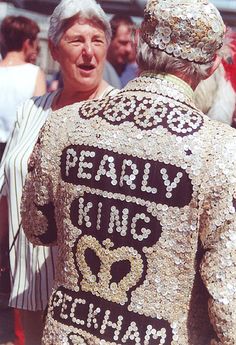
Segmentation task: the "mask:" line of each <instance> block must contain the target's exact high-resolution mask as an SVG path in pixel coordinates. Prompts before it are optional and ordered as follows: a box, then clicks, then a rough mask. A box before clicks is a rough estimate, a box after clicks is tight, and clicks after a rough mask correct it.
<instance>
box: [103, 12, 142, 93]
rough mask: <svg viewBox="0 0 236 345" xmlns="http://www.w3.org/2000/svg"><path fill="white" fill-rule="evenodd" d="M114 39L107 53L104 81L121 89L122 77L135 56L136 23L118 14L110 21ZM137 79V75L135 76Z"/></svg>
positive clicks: (128, 17)
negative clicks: (134, 29) (134, 35)
mask: <svg viewBox="0 0 236 345" xmlns="http://www.w3.org/2000/svg"><path fill="white" fill-rule="evenodd" d="M110 24H111V29H112V39H111V43H110V46H109V49H108V53H107V63H106V66H105V70H104V79H105V80H106V81H107V82H109V83H110V84H111V85H112V86H114V87H116V88H118V89H120V88H121V87H122V86H124V85H123V83H122V80H121V76H122V73H123V72H124V71H125V69H126V66H127V64H128V63H129V62H130V59H131V56H132V55H133V49H134V47H133V42H132V31H133V28H134V22H133V20H132V18H131V17H130V16H126V15H121V14H117V15H114V16H113V17H112V19H111V21H110ZM133 77H135V75H134V76H133Z"/></svg>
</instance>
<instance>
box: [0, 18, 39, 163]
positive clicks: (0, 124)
mask: <svg viewBox="0 0 236 345" xmlns="http://www.w3.org/2000/svg"><path fill="white" fill-rule="evenodd" d="M38 33H39V27H38V25H37V24H36V23H35V22H34V21H32V20H31V19H29V18H26V17H23V16H8V17H6V18H4V20H3V21H2V23H1V38H2V41H3V42H2V43H3V45H4V50H5V56H4V58H3V60H2V61H0V80H1V84H0V150H1V152H0V159H1V156H2V154H3V151H4V148H5V145H6V142H7V140H8V138H9V135H10V133H11V131H12V129H13V126H14V122H15V117H16V109H17V106H19V105H20V104H21V103H22V102H24V101H25V100H26V99H28V98H30V97H32V96H38V95H42V94H43V93H45V91H46V82H45V76H44V73H43V71H42V70H41V69H40V68H39V67H38V66H35V65H33V64H31V63H28V61H29V59H30V56H32V55H37V49H38V39H37V36H38Z"/></svg>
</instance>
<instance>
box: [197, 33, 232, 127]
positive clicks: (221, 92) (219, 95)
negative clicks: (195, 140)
mask: <svg viewBox="0 0 236 345" xmlns="http://www.w3.org/2000/svg"><path fill="white" fill-rule="evenodd" d="M235 37H236V34H235V32H233V31H232V30H231V29H230V28H227V32H226V37H225V39H224V46H223V48H222V49H221V56H222V61H221V63H220V65H219V67H218V68H217V69H216V70H215V72H214V73H213V74H212V75H211V76H210V77H209V78H207V79H205V80H202V81H201V82H200V83H199V85H198V86H197V88H196V90H195V92H194V98H195V103H196V105H197V107H198V108H199V109H201V110H202V111H203V113H204V114H206V115H208V116H209V117H210V118H211V119H214V120H218V121H221V122H224V123H227V124H228V125H234V113H235V109H236V77H235V75H236V44H235V42H236V40H235Z"/></svg>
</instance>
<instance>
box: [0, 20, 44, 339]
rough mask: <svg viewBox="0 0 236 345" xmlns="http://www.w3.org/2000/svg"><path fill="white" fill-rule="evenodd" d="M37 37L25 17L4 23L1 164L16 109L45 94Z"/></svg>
mask: <svg viewBox="0 0 236 345" xmlns="http://www.w3.org/2000/svg"><path fill="white" fill-rule="evenodd" d="M38 33H39V27H38V25H37V24H36V23H35V22H34V21H32V20H31V19H29V18H26V17H23V16H7V17H5V18H4V19H3V21H2V23H1V41H2V42H1V43H2V45H3V48H4V49H3V52H4V57H3V59H2V60H1V61H0V80H1V83H0V161H1V158H2V155H3V152H4V149H5V146H6V142H7V140H8V138H9V136H10V133H11V131H12V129H13V126H14V122H15V119H16V110H17V107H18V106H19V105H20V104H21V103H22V102H24V101H25V100H26V99H28V98H30V97H32V96H39V95H42V94H43V93H45V90H46V83H45V77H44V73H43V72H42V70H41V69H40V68H39V67H38V66H35V65H32V64H31V63H28V62H29V58H30V56H32V55H37V47H38V40H37V36H38ZM3 212H4V215H3ZM5 216H7V212H6V207H5V205H4V206H3V208H2V209H1V215H0V217H1V220H3V222H4V227H6V228H7V226H8V225H7V224H5V220H4V218H5ZM14 217H15V215H14ZM1 229H2V226H1ZM2 237H4V240H3V241H2V243H1V252H0V269H1V274H0V276H1V278H0V281H1V283H0V285H1V286H0V293H1V298H0V299H1V301H0V343H7V342H8V340H9V342H12V341H14V340H15V338H16V335H15V331H14V311H13V309H11V308H8V307H7V302H8V295H9V290H10V276H9V255H8V249H7V248H8V236H7V235H6V233H5V234H4V236H3V235H2Z"/></svg>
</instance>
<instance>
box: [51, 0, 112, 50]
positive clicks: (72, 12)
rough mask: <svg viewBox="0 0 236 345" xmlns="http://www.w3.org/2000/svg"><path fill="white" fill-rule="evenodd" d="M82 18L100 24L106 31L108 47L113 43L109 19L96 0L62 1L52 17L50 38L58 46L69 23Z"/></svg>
mask: <svg viewBox="0 0 236 345" xmlns="http://www.w3.org/2000/svg"><path fill="white" fill-rule="evenodd" d="M75 16H80V17H82V18H84V19H91V20H94V21H95V22H97V23H99V24H100V25H101V26H102V28H103V29H104V33H105V37H106V41H107V43H108V45H109V44H110V41H111V26H110V23H109V19H108V17H107V15H106V14H105V12H104V11H103V9H102V8H101V6H100V5H99V4H98V3H97V2H96V1H95V0H62V1H61V2H60V3H59V5H58V6H57V7H56V8H55V10H54V11H53V14H52V15H51V17H50V25H49V30H48V38H49V39H50V40H51V41H52V43H53V44H54V45H57V44H58V43H59V41H60V39H61V37H62V36H63V34H64V30H65V27H66V24H67V23H68V21H69V20H70V19H71V18H73V17H75Z"/></svg>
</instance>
